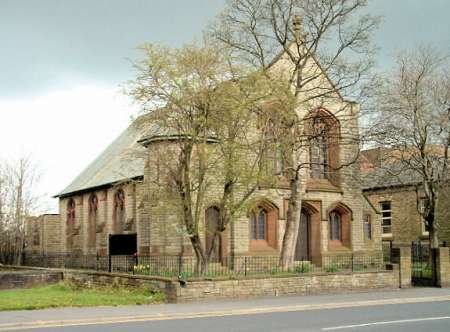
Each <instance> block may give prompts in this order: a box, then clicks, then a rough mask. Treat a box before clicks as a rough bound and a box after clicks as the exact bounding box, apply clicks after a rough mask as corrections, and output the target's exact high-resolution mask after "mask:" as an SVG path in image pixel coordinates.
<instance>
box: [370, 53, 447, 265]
mask: <svg viewBox="0 0 450 332" xmlns="http://www.w3.org/2000/svg"><path fill="white" fill-rule="evenodd" d="M397 64H398V66H397V69H396V70H395V71H393V72H391V73H389V74H388V75H387V76H386V80H385V84H384V86H383V88H382V89H381V90H380V91H379V97H378V98H377V103H378V113H377V120H378V121H377V122H376V124H375V126H373V128H374V135H373V138H374V140H375V142H376V143H378V144H379V145H380V146H381V147H384V148H385V155H384V156H383V158H384V163H383V164H382V167H384V168H386V169H387V170H388V172H389V174H390V176H397V177H398V178H399V179H403V181H404V180H405V178H406V177H409V178H408V179H407V181H408V182H413V183H415V185H416V197H417V210H418V212H419V213H420V215H421V216H422V218H423V221H424V223H425V226H426V229H427V230H428V231H429V236H430V245H431V248H437V247H438V246H439V228H440V227H439V224H438V221H437V218H436V217H437V215H438V207H439V204H440V203H441V202H440V200H441V199H443V198H444V193H445V190H446V188H448V186H449V180H450V163H449V156H450V155H449V153H450V72H449V70H448V68H449V67H448V65H449V62H448V57H444V56H442V54H440V53H439V52H437V51H436V50H435V49H432V48H430V47H424V46H422V47H418V48H417V49H416V50H414V51H412V52H403V53H402V55H401V56H399V57H398V61H397ZM405 175H406V176H405ZM444 199H445V198H444ZM433 270H435V269H433Z"/></svg>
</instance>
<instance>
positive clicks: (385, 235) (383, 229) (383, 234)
mask: <svg viewBox="0 0 450 332" xmlns="http://www.w3.org/2000/svg"><path fill="white" fill-rule="evenodd" d="M387 203H388V204H389V209H387V210H383V204H387ZM380 211H381V234H382V237H392V201H382V202H380ZM383 212H389V213H390V216H389V217H384V216H383ZM386 220H389V225H388V226H386V225H384V222H385V221H386ZM387 227H389V232H385V228H387Z"/></svg>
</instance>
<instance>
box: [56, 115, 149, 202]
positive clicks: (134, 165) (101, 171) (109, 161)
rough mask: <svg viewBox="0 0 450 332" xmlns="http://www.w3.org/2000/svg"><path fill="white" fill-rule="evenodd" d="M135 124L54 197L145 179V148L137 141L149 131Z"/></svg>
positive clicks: (135, 122)
mask: <svg viewBox="0 0 450 332" xmlns="http://www.w3.org/2000/svg"><path fill="white" fill-rule="evenodd" d="M139 120H140V119H138V120H135V121H134V122H133V123H132V124H131V125H130V126H129V127H128V128H127V129H126V130H125V131H124V132H123V133H122V134H121V135H120V136H119V137H118V138H117V139H116V140H114V141H113V142H112V143H111V144H110V145H109V146H108V147H107V148H106V149H105V150H104V151H103V152H102V153H101V154H100V155H99V156H98V157H97V158H96V159H95V160H94V161H93V162H92V163H91V164H90V165H89V166H87V167H86V168H85V169H84V171H82V172H81V174H80V175H78V176H77V177H76V178H75V180H73V181H72V183H71V184H69V185H68V186H67V187H66V188H65V189H64V190H63V191H61V192H60V193H59V194H57V195H56V196H55V197H64V196H68V195H71V194H74V193H76V192H81V191H85V190H88V189H93V188H98V187H102V186H105V185H109V184H113V183H117V182H120V181H123V180H126V179H133V178H137V177H141V176H143V175H144V163H145V150H146V149H145V148H144V147H143V146H142V145H141V144H139V143H138V140H139V139H140V138H141V137H142V136H145V134H148V132H149V129H150V130H155V132H156V131H157V129H158V128H156V127H154V128H148V127H144V126H142V125H141V124H140V121H139Z"/></svg>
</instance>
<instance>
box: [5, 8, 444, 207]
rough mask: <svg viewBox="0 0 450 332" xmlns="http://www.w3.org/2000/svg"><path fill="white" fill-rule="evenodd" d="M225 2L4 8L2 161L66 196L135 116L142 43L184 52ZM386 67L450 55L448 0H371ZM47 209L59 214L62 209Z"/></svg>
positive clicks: (44, 187)
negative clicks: (22, 159) (433, 54)
mask: <svg viewBox="0 0 450 332" xmlns="http://www.w3.org/2000/svg"><path fill="white" fill-rule="evenodd" d="M224 3H225V0H189V1H187V0H127V1H124V0H95V1H92V0H76V1H74V0H0V159H3V158H14V157H18V156H20V155H31V157H32V158H33V159H34V160H35V161H36V162H37V163H38V164H39V165H40V168H41V169H42V171H43V178H42V181H41V187H40V189H39V190H40V192H41V193H43V194H45V195H47V196H48V197H50V196H51V195H54V194H56V193H58V192H59V191H61V190H62V189H63V188H64V187H65V186H67V185H68V184H69V183H70V182H71V181H72V180H73V178H74V177H75V176H76V175H77V174H78V173H79V172H80V171H82V170H83V168H84V167H86V166H87V165H88V163H89V162H90V161H92V160H93V159H94V158H95V157H96V156H97V155H98V154H99V153H100V152H101V151H102V150H103V149H104V148H105V147H106V146H107V145H108V144H109V143H110V142H111V141H112V140H113V139H114V138H115V137H116V136H117V135H119V134H120V132H121V131H122V130H123V129H124V128H125V127H126V126H127V125H128V124H129V118H130V116H131V115H133V114H134V113H135V112H136V109H135V108H134V107H133V106H132V105H130V102H129V100H128V99H127V98H126V97H124V96H122V95H121V92H120V88H119V86H120V84H123V83H124V82H125V81H126V80H128V79H131V78H132V77H133V74H134V73H133V71H132V69H131V66H130V61H129V59H136V58H137V57H138V55H139V54H138V53H137V52H136V51H135V47H136V46H137V45H139V44H141V43H143V42H161V43H165V44H168V45H170V46H180V45H182V44H183V43H186V42H190V41H192V40H193V39H195V38H197V39H200V38H201V31H202V29H203V28H204V27H205V25H206V24H207V23H208V21H209V20H211V19H213V18H214V16H215V15H216V14H217V13H218V12H219V11H220V9H221V8H222V7H223V5H224ZM370 11H371V12H373V13H374V14H377V15H383V16H384V20H383V23H382V25H381V27H380V29H379V31H378V32H377V34H376V36H375V37H376V38H375V41H376V43H377V44H378V46H379V47H380V53H379V55H378V65H379V67H380V68H382V69H385V68H389V66H391V65H392V58H391V57H392V56H393V55H394V54H395V53H397V52H398V51H400V50H402V49H405V48H411V47H413V46H414V45H416V44H418V43H430V44H432V45H436V46H437V47H439V48H441V49H442V50H443V51H444V52H450V20H449V13H450V1H449V0H372V4H371V7H370ZM47 203H48V204H47V205H46V206H45V207H44V208H49V209H51V210H52V211H53V212H54V211H56V210H55V208H56V204H55V201H51V200H48V202H47Z"/></svg>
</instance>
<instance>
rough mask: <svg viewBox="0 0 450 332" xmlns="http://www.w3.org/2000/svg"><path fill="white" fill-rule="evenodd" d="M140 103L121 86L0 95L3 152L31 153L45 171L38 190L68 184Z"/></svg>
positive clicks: (10, 155)
mask: <svg viewBox="0 0 450 332" xmlns="http://www.w3.org/2000/svg"><path fill="white" fill-rule="evenodd" d="M136 112H137V107H136V106H133V105H131V102H130V100H129V98H128V97H126V96H123V95H121V94H120V92H119V91H118V89H117V88H112V87H99V86H94V85H85V86H78V87H75V88H72V89H68V90H54V91H50V92H48V93H47V94H45V95H41V96H39V97H37V98H34V99H29V100H13V101H1V100H0V117H1V122H0V151H1V155H0V158H17V157H19V156H22V155H30V156H31V157H32V158H33V159H34V160H35V161H36V162H37V163H38V164H39V165H40V168H41V169H42V171H43V177H42V180H41V186H40V188H39V192H40V193H43V194H45V195H46V196H47V197H48V198H49V199H48V200H47V203H48V204H50V208H51V210H52V211H56V210H55V208H56V202H55V201H54V200H50V196H52V195H54V194H56V193H58V192H59V191H60V190H62V189H63V188H64V187H65V186H67V185H68V184H69V183H70V182H71V181H72V180H73V179H74V177H75V176H77V175H78V173H80V172H81V171H82V170H83V169H84V168H85V167H86V166H87V165H88V164H89V163H90V162H91V161H92V160H93V159H94V158H95V157H96V156H97V155H98V154H99V153H100V152H101V151H102V150H103V149H104V148H106V147H107V146H108V144H110V143H111V142H112V140H113V139H115V138H116V137H117V136H118V135H119V134H120V133H121V131H123V130H124V129H125V128H126V127H127V126H128V125H129V123H130V116H132V115H133V114H136Z"/></svg>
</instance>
